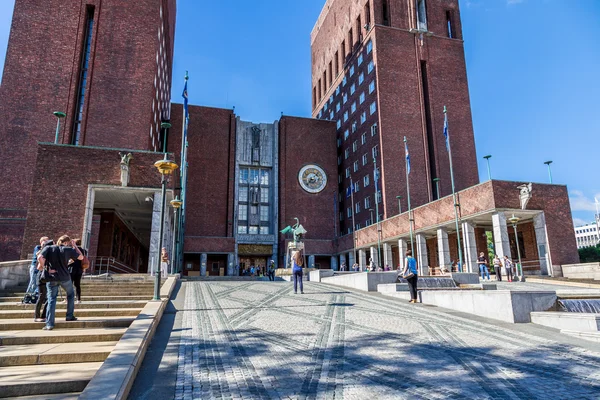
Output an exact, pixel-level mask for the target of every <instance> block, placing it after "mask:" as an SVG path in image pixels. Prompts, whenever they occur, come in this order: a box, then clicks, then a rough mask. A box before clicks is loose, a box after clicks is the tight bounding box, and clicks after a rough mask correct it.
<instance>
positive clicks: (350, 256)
mask: <svg viewBox="0 0 600 400" xmlns="http://www.w3.org/2000/svg"><path fill="white" fill-rule="evenodd" d="M355 262H356V261H355V260H354V252H353V251H351V252H350V253H348V264H347V265H348V271H352V266H353V265H354V263H355Z"/></svg>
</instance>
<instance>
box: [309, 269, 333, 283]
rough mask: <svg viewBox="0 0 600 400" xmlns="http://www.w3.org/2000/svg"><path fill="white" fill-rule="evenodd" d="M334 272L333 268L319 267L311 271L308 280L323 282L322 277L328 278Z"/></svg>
mask: <svg viewBox="0 0 600 400" xmlns="http://www.w3.org/2000/svg"><path fill="white" fill-rule="evenodd" d="M333 274H334V272H333V270H332V269H317V270H314V271H310V272H309V274H308V276H309V278H308V280H309V281H311V282H321V278H327V277H330V276H333Z"/></svg>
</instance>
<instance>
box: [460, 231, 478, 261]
mask: <svg viewBox="0 0 600 400" xmlns="http://www.w3.org/2000/svg"><path fill="white" fill-rule="evenodd" d="M462 232H463V242H464V246H465V254H464V256H465V258H464V263H465V265H464V267H463V272H475V273H479V270H478V269H477V256H478V254H477V240H476V238H475V227H474V226H473V224H471V223H470V222H463V223H462Z"/></svg>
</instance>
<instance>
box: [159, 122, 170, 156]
mask: <svg viewBox="0 0 600 400" xmlns="http://www.w3.org/2000/svg"><path fill="white" fill-rule="evenodd" d="M171 126H172V125H171V124H170V123H169V122H161V123H160V127H161V128H162V129H164V131H163V142H162V146H163V153H166V152H167V137H168V135H167V132H168V129H170V128H171Z"/></svg>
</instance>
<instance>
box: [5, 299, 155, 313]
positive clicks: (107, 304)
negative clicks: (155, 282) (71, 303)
mask: <svg viewBox="0 0 600 400" xmlns="http://www.w3.org/2000/svg"><path fill="white" fill-rule="evenodd" d="M146 303H147V301H144V300H129V301H126V300H123V301H83V302H82V303H81V304H75V309H77V307H79V308H86V309H92V308H137V307H144V306H145V305H146ZM66 308H67V304H66V303H62V302H61V303H58V304H57V305H56V309H57V310H61V309H66ZM34 309H35V304H23V303H20V302H19V303H0V311H2V310H34Z"/></svg>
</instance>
